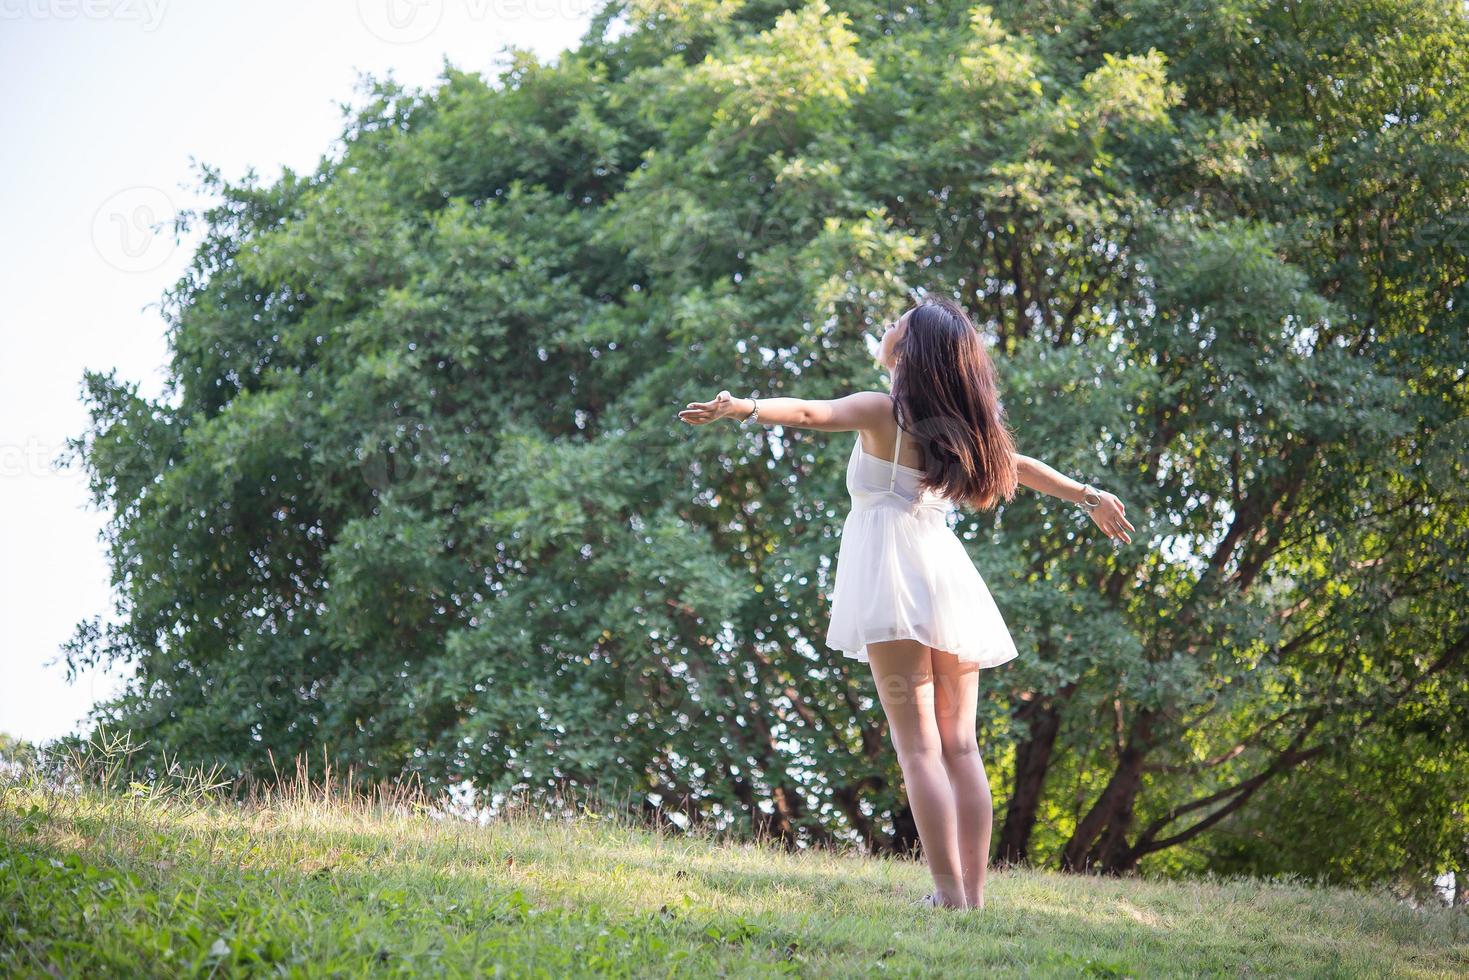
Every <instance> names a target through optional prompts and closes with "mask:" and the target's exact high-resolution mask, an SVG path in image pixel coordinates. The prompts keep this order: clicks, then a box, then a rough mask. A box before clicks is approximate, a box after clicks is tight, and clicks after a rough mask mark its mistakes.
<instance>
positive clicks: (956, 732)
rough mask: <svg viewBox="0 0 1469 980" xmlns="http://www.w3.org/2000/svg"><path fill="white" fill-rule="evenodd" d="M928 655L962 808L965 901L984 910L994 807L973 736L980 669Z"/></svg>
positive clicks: (945, 746) (947, 757)
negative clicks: (930, 659) (930, 660)
mask: <svg viewBox="0 0 1469 980" xmlns="http://www.w3.org/2000/svg"><path fill="white" fill-rule="evenodd" d="M929 652H930V654H931V656H932V663H933V672H934V716H935V720H936V721H937V723H938V728H939V740H940V741H941V742H942V745H943V750H942V752H943V760H944V768H945V769H946V770H947V771H948V774H949V782H950V784H951V785H952V786H953V792H954V800H955V804H956V806H957V808H958V825H959V854H960V858H961V860H962V861H963V864H964V898H965V901H966V902H967V903H968V905H969V907H970V908H983V907H984V881H985V875H986V873H987V872H988V870H989V858H990V833H991V831H992V830H993V828H994V823H995V808H994V799H993V797H991V795H990V782H989V777H988V775H987V774H986V773H985V771H984V760H983V759H981V758H980V756H979V743H978V741H977V740H976V738H975V733H974V716H975V709H976V707H977V704H976V702H977V700H978V692H979V668H978V667H976V666H974V665H973V664H966V663H964V662H963V661H962V660H960V659H959V658H958V657H956V656H954V655H953V654H952V653H947V652H945V651H942V650H933V649H930V651H929Z"/></svg>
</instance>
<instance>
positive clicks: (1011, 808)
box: [995, 684, 1076, 864]
mask: <svg viewBox="0 0 1469 980" xmlns="http://www.w3.org/2000/svg"><path fill="white" fill-rule="evenodd" d="M1075 689H1076V685H1075V684H1068V685H1066V686H1065V687H1063V688H1061V689H1060V691H1058V692H1057V697H1058V698H1067V697H1070V695H1071V692H1072V691H1074V690H1075ZM1015 717H1016V720H1017V721H1022V722H1026V723H1027V724H1028V726H1029V736H1028V737H1027V738H1026V740H1025V741H1024V742H1022V743H1021V744H1020V746H1019V747H1018V748H1017V749H1016V750H1015V791H1014V792H1013V793H1011V795H1010V802H1009V804H1008V805H1007V806H1006V807H1005V823H1004V826H1002V827H1001V828H1000V833H999V838H998V840H997V841H996V842H995V862H996V864H1019V863H1021V862H1023V861H1026V860H1027V859H1028V858H1029V857H1030V835H1031V834H1032V833H1033V832H1034V830H1035V822H1036V815H1037V814H1038V813H1039V812H1040V805H1041V798H1042V794H1043V792H1044V790H1045V782H1046V773H1047V772H1048V771H1050V767H1051V752H1052V750H1053V749H1054V748H1055V745H1056V735H1057V733H1059V732H1060V731H1061V709H1060V707H1059V706H1058V705H1057V704H1056V702H1055V700H1052V699H1049V698H1039V697H1037V698H1034V699H1032V700H1031V701H1028V702H1027V703H1026V704H1025V705H1024V706H1023V707H1021V708H1020V710H1019V711H1017V712H1016V713H1015Z"/></svg>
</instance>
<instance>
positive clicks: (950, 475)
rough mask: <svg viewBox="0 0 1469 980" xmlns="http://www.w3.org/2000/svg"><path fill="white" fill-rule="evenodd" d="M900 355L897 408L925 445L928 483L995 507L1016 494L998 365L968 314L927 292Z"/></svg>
mask: <svg viewBox="0 0 1469 980" xmlns="http://www.w3.org/2000/svg"><path fill="white" fill-rule="evenodd" d="M894 353H895V354H896V355H897V357H898V361H897V366H896V368H895V369H894V371H893V384H892V394H893V411H894V413H895V416H896V418H895V421H897V423H898V424H899V425H900V426H902V427H903V433H904V436H905V437H907V438H913V439H917V440H918V443H919V445H920V446H922V448H923V459H924V465H923V469H924V476H923V479H922V481H921V482H922V485H923V486H925V487H928V488H930V489H932V490H935V491H937V492H938V493H940V494H942V495H943V496H945V497H948V498H949V499H950V500H954V501H958V502H961V503H965V504H968V505H970V506H972V507H974V508H976V509H979V510H988V509H990V508H991V507H994V506H995V505H996V504H998V503H1000V502H1001V501H1002V500H1010V499H1012V498H1013V497H1014V496H1015V488H1016V486H1017V485H1018V481H1017V479H1016V475H1017V474H1016V469H1015V457H1014V452H1015V442H1014V439H1012V438H1011V435H1010V431H1009V428H1008V426H1007V425H1006V422H1005V413H1004V412H1003V410H1002V409H1001V407H1000V398H999V391H998V385H997V384H996V380H995V365H994V362H993V361H991V360H990V356H989V352H988V351H986V350H985V347H984V340H983V338H982V337H981V336H980V334H979V331H978V330H976V329H975V326H974V323H973V321H971V320H970V319H969V314H968V313H966V312H964V308H963V307H962V306H960V305H959V304H958V303H955V302H954V301H953V300H950V299H947V298H945V297H942V296H933V297H925V298H924V299H922V300H921V301H919V303H918V305H916V306H914V307H913V309H911V310H910V311H909V312H908V327H907V329H906V330H905V331H904V333H903V339H902V340H901V341H900V342H899V343H898V346H897V348H896V349H895V351H894Z"/></svg>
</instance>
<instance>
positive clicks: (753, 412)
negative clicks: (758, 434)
mask: <svg viewBox="0 0 1469 980" xmlns="http://www.w3.org/2000/svg"><path fill="white" fill-rule="evenodd" d="M750 401H751V402H753V403H754V405H755V407H754V408H752V409H750V414H749V415H746V416H745V417H744V418H742V419H740V425H748V424H750V423H751V422H754V421H756V420H757V419H758V418H759V416H760V402H759V400H758V399H756V398H755V393H754V392H753V391H752V392H750Z"/></svg>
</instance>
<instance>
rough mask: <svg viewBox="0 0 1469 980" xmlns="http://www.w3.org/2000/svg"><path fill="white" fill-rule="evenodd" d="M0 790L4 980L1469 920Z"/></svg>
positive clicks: (326, 812)
mask: <svg viewBox="0 0 1469 980" xmlns="http://www.w3.org/2000/svg"><path fill="white" fill-rule="evenodd" d="M222 788H223V785H222V784H221V783H220V782H219V781H218V780H216V779H211V778H210V776H209V775H206V774H200V773H195V774H193V775H191V776H189V777H187V778H177V777H176V776H175V777H171V778H168V779H163V780H160V781H158V782H156V783H153V784H149V785H140V784H136V783H133V784H126V783H125V781H122V780H119V779H118V778H117V770H116V769H113V770H111V771H105V770H104V771H102V772H100V773H98V772H92V773H90V774H87V775H85V776H84V777H83V778H80V779H78V778H76V776H75V775H73V776H70V777H67V778H66V780H65V783H64V784H58V783H57V782H56V781H55V779H54V774H53V776H52V777H49V778H42V777H41V776H40V774H39V773H38V772H37V771H35V770H34V769H26V770H22V771H18V772H12V773H10V774H9V775H8V776H4V777H0V975H3V976H7V977H12V976H13V977H47V976H50V977H73V976H75V977H109V976H128V977H133V976H138V975H147V976H164V977H173V976H189V977H194V976H199V977H212V976H266V975H269V976H275V975H282V976H325V975H330V976H417V975H421V974H425V973H433V974H448V975H455V976H458V975H465V976H468V975H474V976H515V977H566V976H615V977H659V976H695V977H714V976H741V977H742V976H768V975H780V974H787V975H792V976H842V977H850V976H854V975H858V976H871V975H884V974H887V975H893V976H903V977H914V976H945V977H950V976H986V975H992V974H996V973H998V974H1001V975H1008V976H1020V975H1024V976H1027V977H1029V976H1062V977H1083V976H1091V977H1155V976H1200V975H1206V976H1207V975H1229V976H1239V975H1246V974H1248V975H1256V974H1264V975H1276V976H1280V975H1285V976H1329V977H1337V976H1341V977H1355V976H1363V977H1367V976H1371V977H1380V976H1400V977H1449V976H1464V975H1466V974H1469V943H1466V940H1469V921H1466V915H1465V912H1464V910H1463V909H1462V908H1459V909H1448V908H1440V909H1415V908H1413V907H1410V906H1409V905H1407V904H1404V903H1401V902H1399V901H1396V900H1394V899H1393V898H1392V897H1391V896H1390V895H1387V894H1385V893H1383V894H1368V893H1362V892H1353V891H1346V890H1341V889H1332V888H1323V887H1317V886H1313V885H1306V884H1297V883H1292V882H1286V883H1281V882H1265V881H1258V880H1251V879H1240V878H1235V879H1208V880H1200V881H1191V882H1163V881H1150V880H1145V879H1139V878H1120V879H1119V878H1105V877H1097V876H1076V875H1064V874H1059V873H1054V872H1046V871H1036V870H1025V869H1013V870H1006V871H1001V872H992V873H991V876H990V881H989V885H988V888H987V890H986V907H985V908H984V909H983V910H980V911H974V912H968V911H955V910H949V909H932V910H923V909H918V908H915V907H913V905H912V904H911V903H912V901H913V900H914V899H917V898H918V897H919V896H921V895H923V894H924V893H925V892H926V891H928V884H929V882H928V877H927V873H926V871H925V870H924V869H923V867H922V866H921V865H920V864H917V863H915V862H913V861H906V860H893V859H876V858H870V857H865V856H862V855H860V854H856V853H840V852H836V851H831V850H827V851H803V852H796V853H786V852H784V851H782V850H779V849H777V848H775V847H773V846H770V845H769V844H765V843H743V844H742V843H736V842H733V841H730V840H727V839H725V840H721V839H716V838H713V837H707V836H695V837H679V836H676V835H674V834H671V833H668V832H661V831H655V830H648V829H642V828H639V827H636V826H633V825H630V824H628V823H626V822H623V821H621V820H618V819H613V818H610V817H608V816H607V815H605V814H600V813H597V812H595V811H594V810H592V809H589V808H587V807H586V806H585V805H582V806H581V807H580V811H579V812H578V813H577V814H576V815H575V816H573V817H571V818H565V817H561V816H556V817H554V818H553V817H552V814H550V813H548V812H546V811H544V810H537V809H535V808H533V807H530V806H524V805H523V806H518V807H511V808H508V809H507V811H506V812H505V813H504V814H503V815H501V816H499V817H497V818H496V819H494V820H493V821H491V822H489V823H487V824H484V825H481V824H478V823H475V822H471V821H465V820H458V819H453V818H444V817H442V816H436V815H434V814H433V813H431V812H429V810H428V808H427V807H426V806H425V804H424V802H423V800H422V799H421V798H419V797H417V796H416V795H415V794H414V793H412V792H411V791H407V790H404V791H403V792H400V793H394V794H379V795H377V796H374V797H371V798H367V797H361V796H351V795H346V794H343V793H342V792H341V791H340V789H339V788H336V787H334V786H333V784H332V780H331V778H330V776H329V775H328V777H327V778H325V779H324V780H322V781H321V782H314V781H312V780H311V779H310V778H309V776H308V775H307V774H306V773H305V772H304V770H303V769H302V768H301V767H300V766H299V765H298V768H297V771H296V774H295V776H294V777H293V778H291V779H289V780H285V781H283V782H282V783H280V784H278V785H276V786H273V787H263V788H253V789H252V790H251V792H250V794H249V797H248V799H246V800H245V801H244V802H243V803H240V802H234V801H231V800H230V799H229V798H228V797H227V796H225V795H223V794H221V793H220V792H218V791H219V790H220V789H222Z"/></svg>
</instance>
